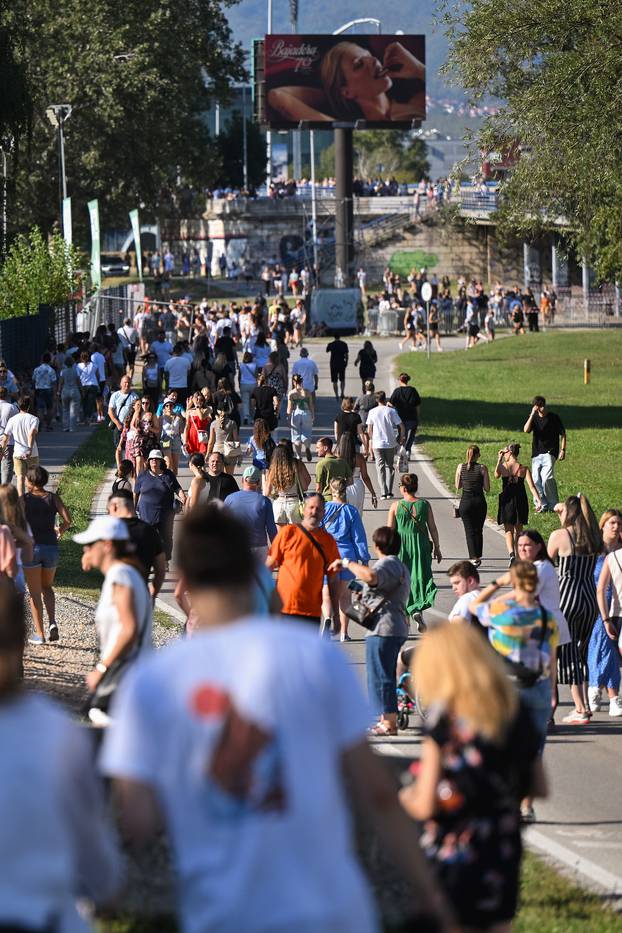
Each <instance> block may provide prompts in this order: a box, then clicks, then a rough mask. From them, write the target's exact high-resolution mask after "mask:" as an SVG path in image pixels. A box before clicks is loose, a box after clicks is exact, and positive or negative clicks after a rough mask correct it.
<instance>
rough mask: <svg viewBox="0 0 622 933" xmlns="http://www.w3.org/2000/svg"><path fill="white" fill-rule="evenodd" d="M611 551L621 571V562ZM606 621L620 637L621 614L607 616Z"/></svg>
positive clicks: (621, 628) (621, 630) (621, 629)
mask: <svg viewBox="0 0 622 933" xmlns="http://www.w3.org/2000/svg"><path fill="white" fill-rule="evenodd" d="M611 553H612V554H613V559H614V560H615V562H616V564H617V565H618V567H619V568H620V570H621V571H622V564H621V563H620V561H619V560H618V558H617V556H616V552H615V551H612V552H611ZM607 621H608V622H609V625H610V626H611V627H612V628H613V630H614V632H615V633H616V638H620V634H622V616H609V618H608V619H607ZM603 624H604V623H603Z"/></svg>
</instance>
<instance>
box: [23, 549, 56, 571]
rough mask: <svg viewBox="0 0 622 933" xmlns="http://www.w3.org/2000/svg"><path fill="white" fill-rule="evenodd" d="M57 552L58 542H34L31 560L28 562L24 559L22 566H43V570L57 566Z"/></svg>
mask: <svg viewBox="0 0 622 933" xmlns="http://www.w3.org/2000/svg"><path fill="white" fill-rule="evenodd" d="M58 554H59V549H58V544H35V546H34V548H33V553H32V560H31V561H30V562H29V563H28V562H26V561H24V567H43V569H44V570H52V569H53V568H54V567H58Z"/></svg>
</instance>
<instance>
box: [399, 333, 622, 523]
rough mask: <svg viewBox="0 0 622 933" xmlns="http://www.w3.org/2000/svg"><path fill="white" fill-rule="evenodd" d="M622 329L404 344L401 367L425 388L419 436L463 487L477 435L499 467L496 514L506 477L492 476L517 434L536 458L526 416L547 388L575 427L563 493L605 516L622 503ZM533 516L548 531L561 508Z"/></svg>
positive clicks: (448, 478)
mask: <svg viewBox="0 0 622 933" xmlns="http://www.w3.org/2000/svg"><path fill="white" fill-rule="evenodd" d="M585 358H588V359H590V360H591V362H592V381H591V383H590V385H587V386H584V385H583V360H584V359H585ZM621 359H622V331H618V330H608V331H600V332H594V331H579V332H572V333H547V334H531V335H527V336H525V337H509V338H507V339H504V340H498V341H496V342H495V343H493V344H486V345H483V346H478V347H475V348H474V349H472V350H469V351H468V352H465V351H462V350H458V351H455V352H452V353H444V354H435V353H433V354H432V357H431V359H430V360H429V361H428V360H427V359H426V357H425V356H424V355H423V354H418V353H417V354H415V353H404V354H402V355H401V356H399V357H398V358H397V362H396V367H397V368H396V371H397V372H399V371H401V370H402V369H403V370H405V371H407V372H409V373H410V374H411V376H412V384H413V385H415V386H416V387H417V389H418V391H419V393H420V394H421V397H422V399H423V403H422V406H421V421H422V425H421V434H420V436H419V439H420V440H421V441H422V442H423V443H424V444H425V448H426V450H427V452H428V453H429V454H430V455H431V456H432V457H433V458H434V461H435V466H436V468H437V470H438V471H439V473H440V474H441V476H442V477H443V479H444V480H445V482H446V483H447V484H448V485H450V487H451V489H452V490H453V481H454V472H455V468H456V464H457V463H460V462H462V461H463V460H464V456H465V452H466V448H467V446H468V445H469V444H477V445H478V446H479V447H480V449H481V452H482V457H481V459H482V462H483V463H485V464H486V465H487V466H488V468H489V470H490V473H491V485H492V489H491V492H490V495H489V496H488V514H489V516H490V517H492V518H493V519H496V514H497V496H498V494H499V492H500V489H501V481H500V480H495V479H494V478H493V476H492V473H493V470H494V467H495V464H496V461H497V452H498V451H499V450H500V449H501V447H504V446H505V445H506V444H508V443H510V442H512V441H514V442H518V443H520V444H521V445H522V450H521V453H520V460H521V462H522V463H524V464H527V465H530V460H531V438H530V436H529V435H527V434H524V433H523V424H524V423H525V421H526V420H527V417H528V415H529V412H530V410H531V400H532V398H533V396H534V395H544V396H545V398H546V400H547V405H548V407H549V408H550V409H551V410H552V411H555V412H557V414H558V415H559V416H560V417H561V419H562V422H563V423H564V425H565V427H566V431H567V432H568V449H567V460H565V461H563V462H561V463H558V464H557V466H556V471H555V472H556V477H557V481H558V487H559V493H560V497H562V498H564V497H565V496H568V495H571V494H573V493H576V492H579V491H580V492H583V493H585V494H586V495H587V496H588V498H589V499H590V501H591V503H592V507H593V509H594V511H595V512H596V515H597V517H600V515H601V513H602V512H603V511H604V509H606V508H611V507H615V508H620V507H622V483H621V482H620V470H619V464H620V458H621V457H622V430H621V429H622V370H621V367H620V360H621ZM530 524H531V525H533V526H534V527H536V528H538V529H539V530H540V532H541V533H542V534H543V535H544V536H545V538H546V536H547V535H548V534H549V533H550V532H551V531H553V529H554V528H558V527H559V523H558V519H557V516H555V515H542V516H540V515H536V514H535V512H533V510H532V511H531V513H530Z"/></svg>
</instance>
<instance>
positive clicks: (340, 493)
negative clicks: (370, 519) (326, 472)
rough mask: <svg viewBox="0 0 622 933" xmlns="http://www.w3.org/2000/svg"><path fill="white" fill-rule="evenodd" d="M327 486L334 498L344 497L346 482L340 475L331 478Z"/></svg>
mask: <svg viewBox="0 0 622 933" xmlns="http://www.w3.org/2000/svg"><path fill="white" fill-rule="evenodd" d="M328 486H329V489H330V491H331V494H332V495H333V496H335V498H337V499H345V497H346V489H347V488H348V484H347V483H346V481H345V479H342V478H341V477H340V476H336V477H335V478H334V479H331V481H330V483H329V484H328Z"/></svg>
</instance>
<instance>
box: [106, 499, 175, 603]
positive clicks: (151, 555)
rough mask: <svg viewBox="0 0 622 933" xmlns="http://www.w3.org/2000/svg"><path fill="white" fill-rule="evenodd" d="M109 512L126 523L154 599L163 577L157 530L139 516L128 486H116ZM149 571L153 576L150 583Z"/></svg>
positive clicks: (162, 552)
mask: <svg viewBox="0 0 622 933" xmlns="http://www.w3.org/2000/svg"><path fill="white" fill-rule="evenodd" d="M108 515H114V516H115V518H121V519H123V521H124V522H125V524H126V525H127V530H128V531H129V533H130V541H131V542H132V544H133V545H134V547H135V549H136V559H137V560H138V561H139V563H140V568H139V569H140V571H141V573H142V575H143V577H144V578H145V583H147V585H148V586H149V592H150V593H151V598H152V599H153V600H154V601H155V598H156V596H157V595H158V593H159V592H160V590H161V589H162V584H163V583H164V577H165V576H166V554H165V552H164V544H163V543H162V538H161V537H160V534H159V532H158V531H157V529H156V528H154V527H153V525H148V524H147V522H143V521H141V520H140V518H138V516H137V515H136V510H135V508H134V498H133V496H132V493H131V492H130V491H129V489H119V490H118V492H113V494H112V495H111V496H109V497H108ZM152 571H153V579H152V580H151V582H149V577H150V575H151V572H152Z"/></svg>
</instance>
